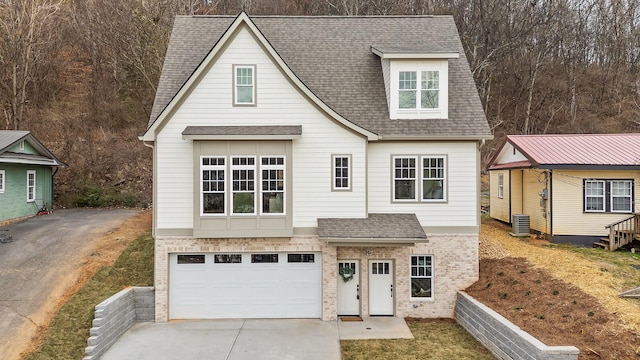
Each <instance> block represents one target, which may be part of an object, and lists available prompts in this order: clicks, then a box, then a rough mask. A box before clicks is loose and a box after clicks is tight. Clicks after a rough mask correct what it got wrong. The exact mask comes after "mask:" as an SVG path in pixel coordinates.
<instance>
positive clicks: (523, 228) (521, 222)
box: [513, 214, 529, 236]
mask: <svg viewBox="0 0 640 360" xmlns="http://www.w3.org/2000/svg"><path fill="white" fill-rule="evenodd" d="M513 234H514V235H516V236H525V235H529V215H527V214H514V215H513Z"/></svg>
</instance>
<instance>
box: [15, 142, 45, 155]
mask: <svg viewBox="0 0 640 360" xmlns="http://www.w3.org/2000/svg"><path fill="white" fill-rule="evenodd" d="M21 142H22V141H18V142H17V143H16V144H15V145H14V146H12V147H11V148H9V150H8V151H9V152H14V153H20V154H32V155H41V154H40V153H39V152H38V151H37V150H36V148H34V147H33V146H31V144H29V142H28V141H25V142H24V149H22V150H20V143H21Z"/></svg>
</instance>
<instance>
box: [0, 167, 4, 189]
mask: <svg viewBox="0 0 640 360" xmlns="http://www.w3.org/2000/svg"><path fill="white" fill-rule="evenodd" d="M4 174H5V172H4V170H0V194H2V193H3V192H4V189H5V180H4V177H5V175H4Z"/></svg>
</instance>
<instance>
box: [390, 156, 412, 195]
mask: <svg viewBox="0 0 640 360" xmlns="http://www.w3.org/2000/svg"><path fill="white" fill-rule="evenodd" d="M417 162H418V158H417V157H415V156H411V157H394V158H393V199H394V200H397V201H411V200H416V199H417V193H418V186H417V184H416V175H417V168H416V166H417Z"/></svg>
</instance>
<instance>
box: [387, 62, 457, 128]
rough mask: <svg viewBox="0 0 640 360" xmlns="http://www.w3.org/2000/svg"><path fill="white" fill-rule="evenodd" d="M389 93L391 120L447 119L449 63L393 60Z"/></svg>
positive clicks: (390, 70) (390, 69)
mask: <svg viewBox="0 0 640 360" xmlns="http://www.w3.org/2000/svg"><path fill="white" fill-rule="evenodd" d="M389 82H390V87H391V88H390V91H389V92H388V94H389V97H390V99H389V100H390V101H389V104H390V106H389V114H390V116H391V119H446V118H447V117H448V114H449V110H448V106H449V104H448V103H449V102H448V96H449V91H448V82H449V76H448V61H447V60H446V59H432V60H415V61H411V60H392V61H390V68H389Z"/></svg>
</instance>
